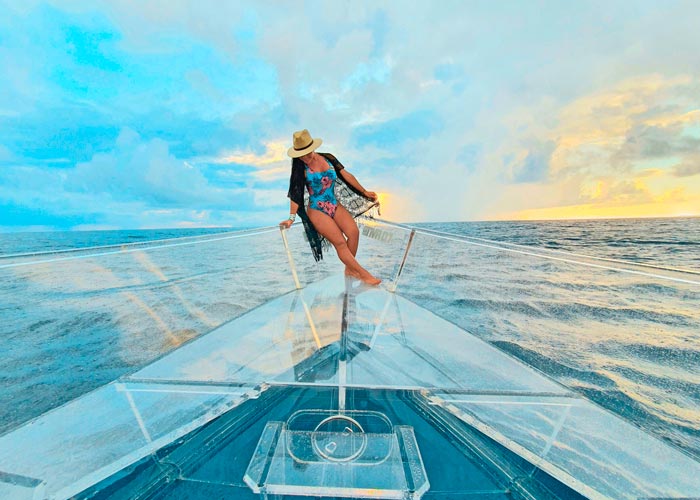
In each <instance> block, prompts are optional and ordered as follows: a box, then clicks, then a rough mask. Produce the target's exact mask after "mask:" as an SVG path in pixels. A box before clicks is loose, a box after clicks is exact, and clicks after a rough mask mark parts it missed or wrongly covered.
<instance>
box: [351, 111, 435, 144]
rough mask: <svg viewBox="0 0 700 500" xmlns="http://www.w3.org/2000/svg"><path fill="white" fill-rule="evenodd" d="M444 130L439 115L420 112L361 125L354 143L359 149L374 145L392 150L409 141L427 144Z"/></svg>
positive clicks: (356, 132)
mask: <svg viewBox="0 0 700 500" xmlns="http://www.w3.org/2000/svg"><path fill="white" fill-rule="evenodd" d="M442 128H443V123H442V120H441V119H440V116H439V115H438V114H437V113H435V112H433V111H428V110H420V111H415V112H413V113H410V114H407V115H404V116H401V117H399V118H394V119H392V120H388V121H385V122H382V123H374V124H370V125H361V126H359V127H357V128H356V129H355V130H354V133H353V143H354V145H355V146H356V147H358V148H364V147H366V146H368V145H372V146H377V147H379V148H382V149H391V148H392V147H395V146H397V145H400V144H403V143H406V142H407V141H416V142H426V141H428V140H429V139H430V138H431V136H432V135H433V134H435V133H437V132H439V131H440V130H441V129H442Z"/></svg>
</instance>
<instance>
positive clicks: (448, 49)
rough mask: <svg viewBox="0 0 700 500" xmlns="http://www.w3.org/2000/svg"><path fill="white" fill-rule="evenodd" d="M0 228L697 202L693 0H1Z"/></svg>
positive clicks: (682, 206)
mask: <svg viewBox="0 0 700 500" xmlns="http://www.w3.org/2000/svg"><path fill="white" fill-rule="evenodd" d="M0 8H1V9H2V11H3V15H2V16H1V17H0V63H1V64H2V68H3V78H2V79H0V231H2V232H12V231H31V230H93V229H139V228H169V227H250V226H265V225H273V224H276V223H278V222H279V221H281V220H283V219H285V218H286V217H287V215H288V211H289V200H288V199H287V197H286V193H287V188H288V184H289V173H290V160H289V158H288V157H287V156H286V151H287V148H289V147H290V146H291V141H292V133H293V132H294V131H295V130H300V129H303V128H306V129H308V130H309V131H310V132H311V134H312V135H313V136H314V137H320V138H321V139H323V146H322V147H321V148H320V149H319V151H327V152H331V153H333V154H335V155H336V156H337V157H338V158H339V159H340V161H341V162H343V164H344V165H345V166H346V167H347V169H348V170H349V171H350V172H352V173H353V174H354V175H355V176H356V177H357V178H358V180H359V181H360V182H361V184H362V185H363V186H364V187H365V188H366V189H368V190H372V191H376V192H377V193H379V194H380V199H381V202H382V217H383V218H386V219H389V220H394V221H403V222H417V221H466V220H513V219H558V218H591V217H594V218H597V217H655V216H692V215H696V216H697V215H700V55H698V47H700V30H698V29H697V20H698V19H700V2H697V1H688V2H678V1H670V0H669V1H656V2H646V1H642V0H639V1H637V0H635V1H627V0H626V1H612V2H611V1H596V2H577V1H567V2H562V1H558V0H557V1H551V2H550V1H534V0H531V1H503V2H488V1H482V2H470V1H463V0H460V1H450V0H441V1H440V2H425V1H422V2H414V1H408V0H405V1H392V2H382V1H376V0H374V1H367V2H361V1H350V2H335V1H327V2H311V1H310V2H300V1H295V2H286V1H275V2H271V1H251V2H246V1H242V0H237V1H235V2H234V1H228V2H225V1H203V0H199V1H197V2H195V1H191V2H184V1H176V0H168V1H156V0H154V1H148V2H142V1H132V0H128V1H125V0H109V1H101V0H91V1H68V0H64V1H34V0H23V1H21V2H19V1H12V0H10V1H8V0H0Z"/></svg>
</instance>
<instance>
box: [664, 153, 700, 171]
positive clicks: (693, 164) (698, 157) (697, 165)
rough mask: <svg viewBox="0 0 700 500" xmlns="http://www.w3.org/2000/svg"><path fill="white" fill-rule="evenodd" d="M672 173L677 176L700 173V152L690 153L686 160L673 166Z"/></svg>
mask: <svg viewBox="0 0 700 500" xmlns="http://www.w3.org/2000/svg"><path fill="white" fill-rule="evenodd" d="M671 173H672V174H673V175H674V176H676V177H691V176H693V175H698V174H700V154H698V153H695V154H692V155H688V157H687V158H686V159H685V161H684V162H682V163H680V164H678V165H676V166H674V167H673V169H672V170H671Z"/></svg>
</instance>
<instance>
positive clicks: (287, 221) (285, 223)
mask: <svg viewBox="0 0 700 500" xmlns="http://www.w3.org/2000/svg"><path fill="white" fill-rule="evenodd" d="M292 224H294V221H293V220H291V219H284V220H283V221H282V222H280V227H283V228H285V229H289V228H290V227H292Z"/></svg>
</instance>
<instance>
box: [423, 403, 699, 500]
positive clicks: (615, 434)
mask: <svg viewBox="0 0 700 500" xmlns="http://www.w3.org/2000/svg"><path fill="white" fill-rule="evenodd" d="M431 401H432V402H433V403H434V404H438V405H440V406H442V407H444V408H446V409H448V411H450V412H452V413H454V414H456V415H458V416H459V417H460V418H462V419H463V420H465V421H466V422H467V423H469V424H470V425H473V426H475V427H477V428H478V429H480V430H481V431H483V432H484V433H485V434H486V435H488V436H489V437H491V438H493V439H494V440H496V441H497V442H499V443H500V444H502V445H503V446H505V447H506V448H508V449H510V450H511V451H514V452H515V453H517V454H518V455H521V456H523V457H525V458H527V459H528V460H530V461H531V462H532V463H533V465H536V466H537V467H538V468H540V469H542V470H544V471H545V472H547V473H549V474H550V475H552V476H553V477H555V478H557V479H559V480H561V481H562V482H563V483H564V484H567V485H569V486H571V487H572V488H573V489H574V490H575V491H577V492H579V493H582V494H584V495H586V496H588V497H590V498H598V497H600V498H628V499H636V498H651V497H664V498H695V497H697V496H698V495H700V463H698V462H697V461H695V460H693V459H692V458H691V457H689V456H687V455H685V454H684V453H681V452H680V451H678V450H676V449H675V448H673V447H671V446H669V445H668V444H666V443H663V442H662V441H660V440H659V439H657V438H655V437H653V436H651V435H649V434H647V433H645V432H643V431H642V430H640V429H639V428H638V427H635V426H633V425H631V424H629V423H627V422H625V421H624V420H622V419H621V418H619V417H617V416H616V415H613V414H612V413H610V412H607V411H605V410H603V409H601V408H599V407H598V406H596V405H595V404H593V403H591V402H589V401H586V400H584V399H581V398H575V397H559V396H550V397H543V396H502V395H499V396H492V395H455V394H434V395H433V396H432V397H431Z"/></svg>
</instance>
